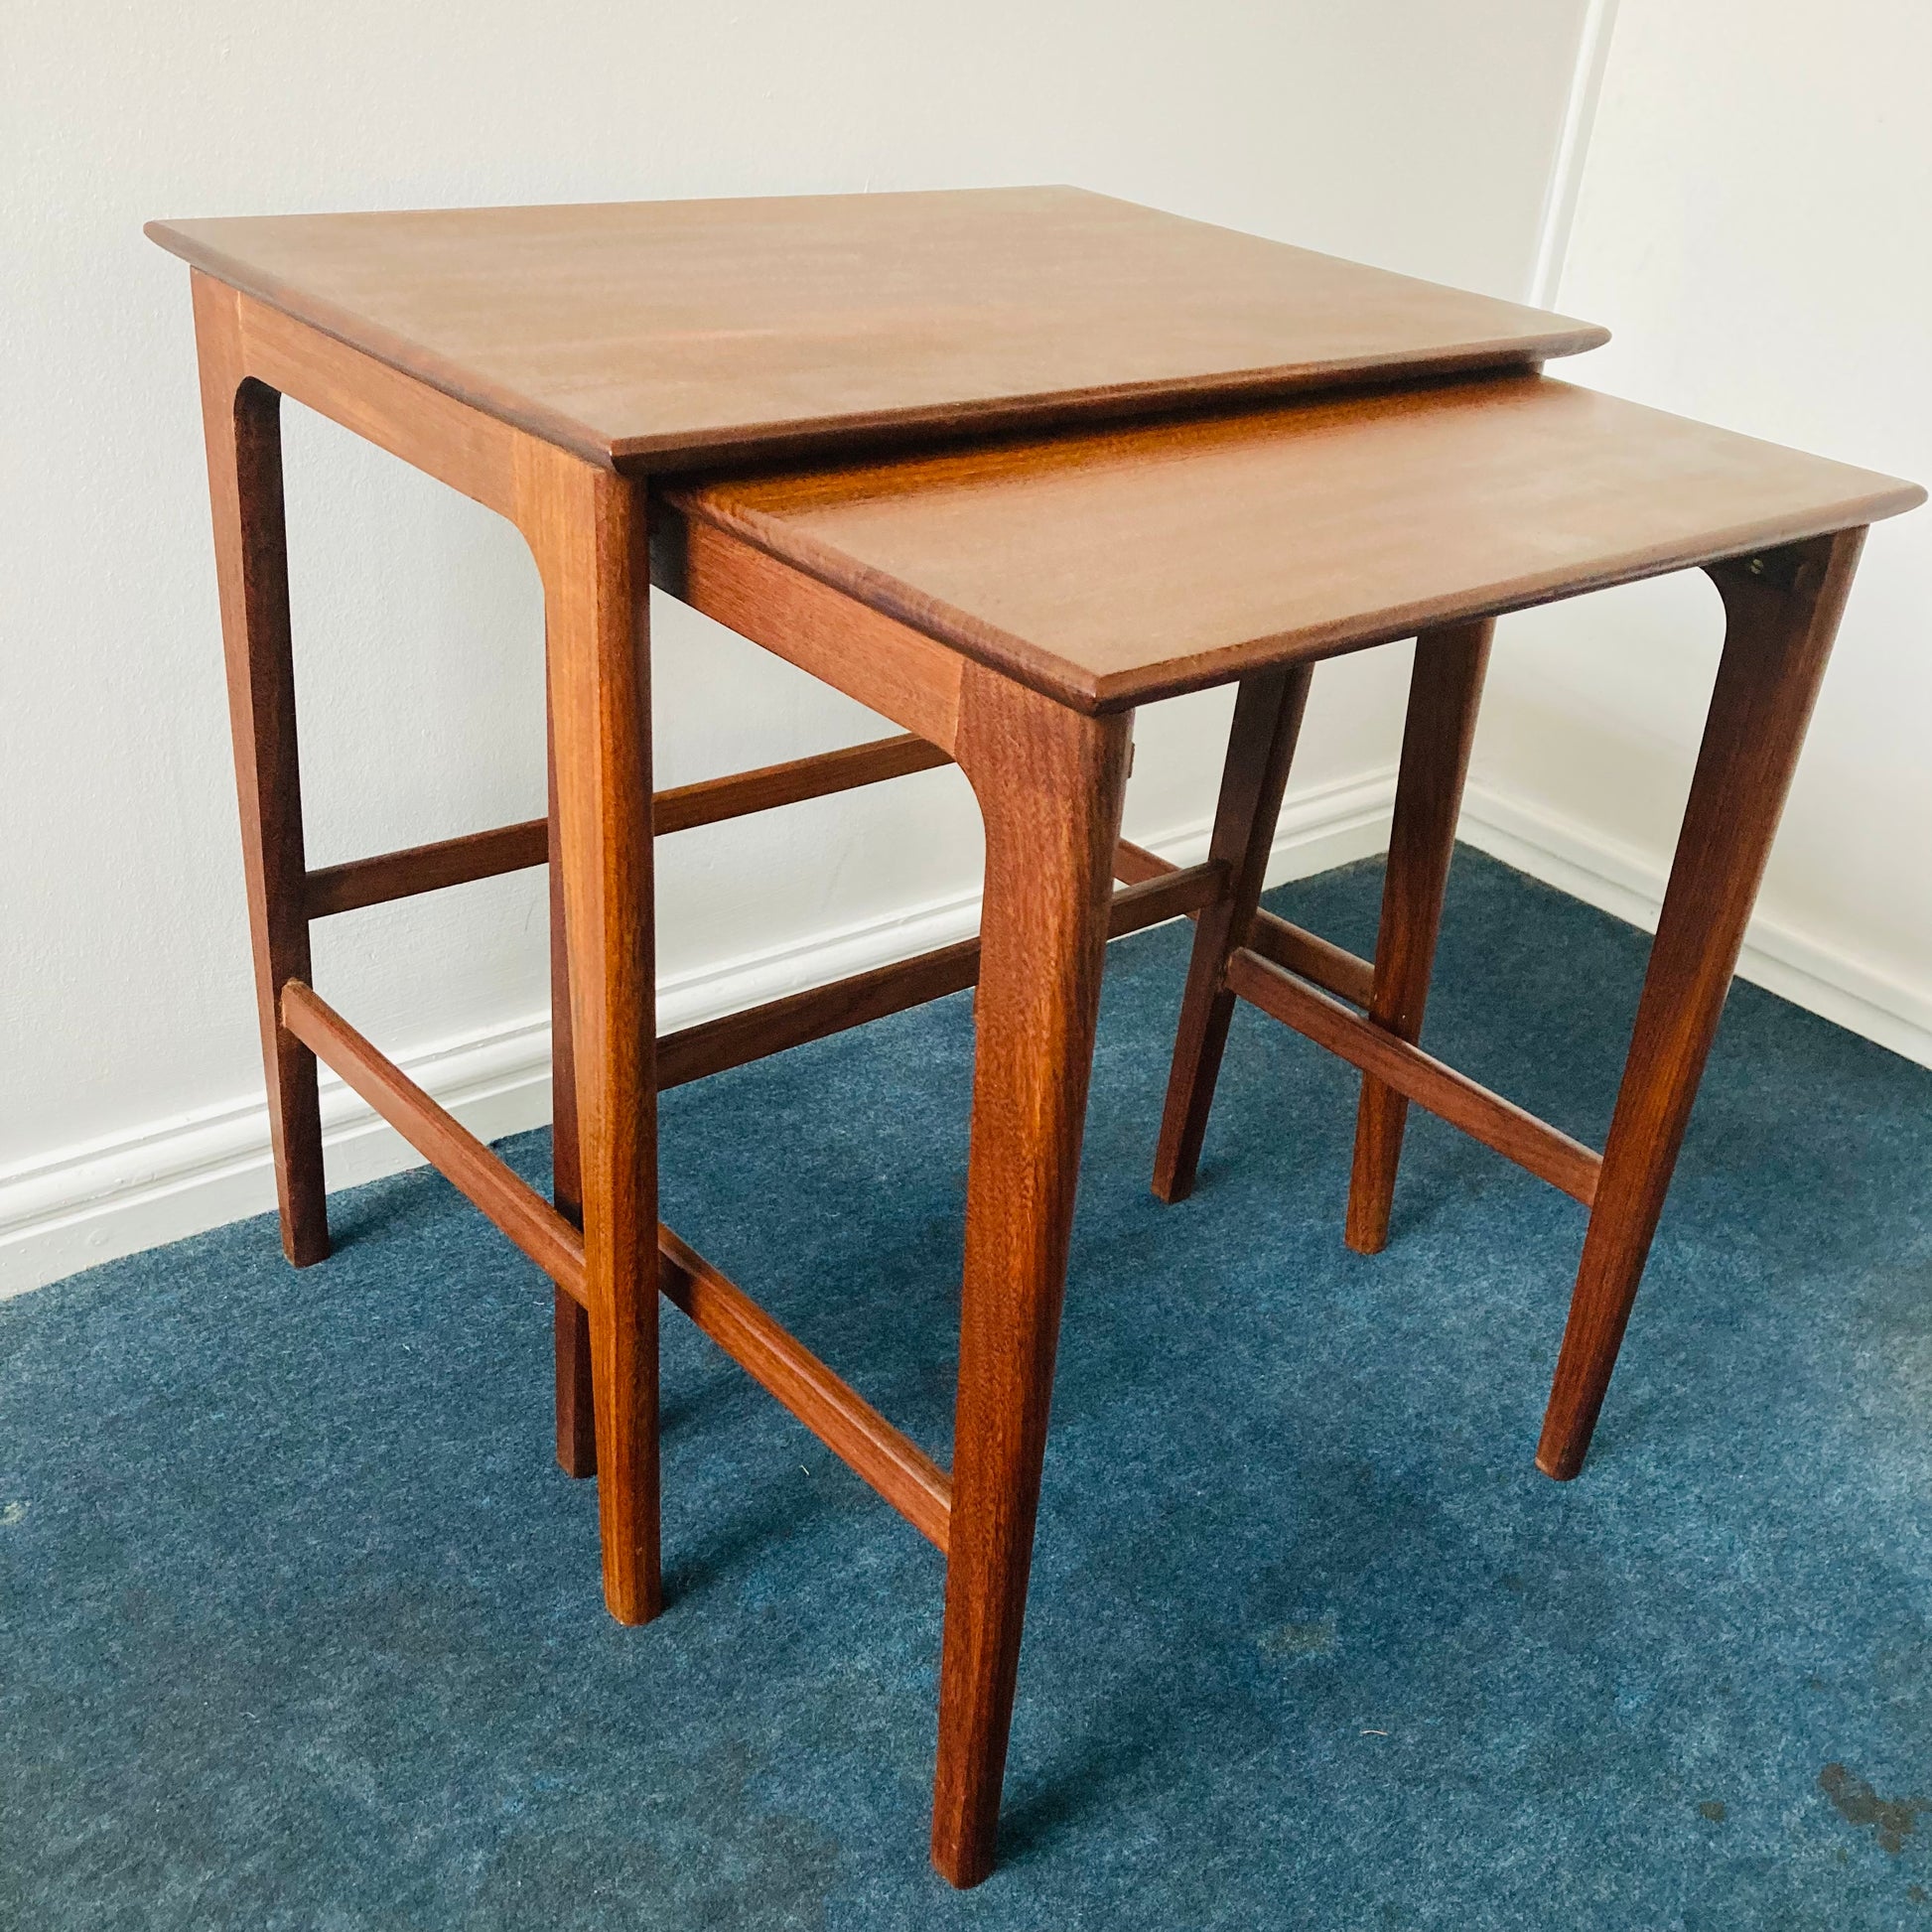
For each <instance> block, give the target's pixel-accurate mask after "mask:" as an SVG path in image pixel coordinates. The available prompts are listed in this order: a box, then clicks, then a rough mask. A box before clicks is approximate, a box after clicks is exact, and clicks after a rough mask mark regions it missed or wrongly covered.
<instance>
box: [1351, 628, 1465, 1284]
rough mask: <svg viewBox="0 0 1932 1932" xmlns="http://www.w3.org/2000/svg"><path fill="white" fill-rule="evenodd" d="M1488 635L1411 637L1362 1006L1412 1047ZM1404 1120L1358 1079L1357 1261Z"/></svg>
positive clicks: (1389, 1177) (1370, 1244) (1397, 1153)
mask: <svg viewBox="0 0 1932 1932" xmlns="http://www.w3.org/2000/svg"><path fill="white" fill-rule="evenodd" d="M1495 627H1496V626H1495V622H1494V621H1493V620H1487V621H1482V622H1477V623H1458V624H1450V625H1449V626H1448V627H1447V628H1446V629H1443V630H1433V631H1425V632H1424V633H1423V634H1422V635H1421V636H1420V637H1418V638H1417V639H1416V667H1415V670H1414V671H1413V672H1412V673H1411V676H1410V680H1409V713H1408V718H1407V720H1406V722H1405V723H1404V726H1403V731H1402V769H1401V772H1400V774H1399V775H1398V777H1397V779H1396V787H1395V820H1394V823H1393V824H1392V825H1391V826H1390V828H1389V863H1388V870H1387V872H1386V873H1385V874H1384V876H1383V881H1382V924H1381V930H1380V932H1379V933H1378V934H1377V935H1376V940H1375V985H1374V988H1373V991H1372V992H1371V994H1370V997H1369V1006H1368V1017H1369V1019H1370V1020H1371V1021H1373V1022H1374V1024H1375V1025H1376V1026H1378V1027H1382V1028H1384V1029H1386V1030H1387V1031H1388V1032H1389V1033H1392V1034H1394V1035H1395V1036H1396V1037H1397V1038H1398V1039H1406V1040H1408V1041H1409V1042H1410V1043H1411V1044H1413V1043H1414V1042H1415V1041H1417V1040H1419V1039H1420V1038H1421V1037H1422V1021H1423V1008H1424V1007H1425V1005H1426V1004H1427V1003H1428V1000H1429V976H1430V973H1431V971H1432V970H1433V968H1434V966H1435V963H1436V935H1437V932H1438V931H1439V929H1440V928H1441V925H1442V920H1443V895H1444V893H1445V891H1446V890H1447V888H1448V886H1449V859H1450V856H1451V854H1452V853H1453V852H1454V850H1455V820H1456V815H1457V813H1458V812H1459V811H1460V809H1461V805H1462V781H1463V779H1464V778H1465V777H1466V776H1467V775H1468V769H1469V747H1470V744H1471V743H1472V742H1473V741H1474V738H1475V729H1476V706H1477V705H1478V703H1479V702H1480V701H1481V697H1482V677H1483V672H1484V671H1485V670H1486V669H1487V668H1488V664H1489V640H1490V637H1491V635H1492V633H1493V632H1494V630H1495ZM1408 1118H1409V1103H1408V1101H1407V1100H1405V1099H1404V1098H1403V1097H1402V1095H1401V1094H1399V1093H1397V1092H1396V1090H1395V1089H1394V1088H1393V1087H1391V1086H1388V1085H1386V1084H1385V1083H1384V1082H1383V1081H1381V1080H1378V1079H1376V1078H1374V1077H1373V1075H1364V1076H1363V1079H1362V1098H1361V1104H1360V1106H1359V1107H1358V1109H1357V1111H1356V1115H1355V1165H1354V1172H1353V1173H1351V1174H1350V1176H1349V1181H1348V1221H1347V1231H1346V1234H1345V1237H1344V1238H1345V1239H1346V1241H1347V1243H1348V1245H1349V1246H1350V1247H1351V1248H1353V1249H1354V1250H1355V1252H1356V1253H1357V1254H1364V1255H1373V1254H1380V1253H1381V1251H1382V1249H1383V1248H1384V1247H1385V1246H1386V1245H1387V1244H1388V1239H1389V1209H1390V1207H1391V1206H1392V1204H1393V1203H1394V1200H1395V1174H1396V1168H1397V1167H1398V1165H1399V1164H1400V1162H1401V1160H1402V1131H1403V1128H1404V1126H1405V1125H1406V1124H1407V1122H1408Z"/></svg>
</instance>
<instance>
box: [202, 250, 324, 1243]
mask: <svg viewBox="0 0 1932 1932" xmlns="http://www.w3.org/2000/svg"><path fill="white" fill-rule="evenodd" d="M195 334H196V344H197V348H198V352H199V355H200V360H201V375H202V421H203V428H204V431H205V433H206V436H207V472H208V495H209V499H210V502H211V504H212V507H213V512H214V555H215V565H216V571H217V575H218V577H219V582H220V597H221V639H222V649H223V654H224V657H225V659H226V663H227V677H228V721H229V725H230V727H231V730H232V733H233V738H234V761H235V788H236V792H237V795H238V798H239V802H240V806H241V855H242V863H243V866H244V868H245V870H246V873H247V880H248V929H249V935H250V938H251V940H252V942H253V950H254V962H255V1000H256V1008H257V1013H258V1017H259V1021H260V1026H261V1039H262V1057H263V1060H264V1062H265V1063H266V1071H267V1077H268V1123H269V1135H270V1139H271V1142H272V1144H273V1148H274V1156H275V1192H276V1200H277V1204H278V1206H279V1207H280V1210H281V1221H282V1250H283V1252H284V1253H285V1254H286V1255H287V1256H288V1258H289V1260H290V1261H292V1262H293V1263H294V1264H295V1265H296V1267H298V1268H304V1267H307V1266H308V1265H309V1264H310V1263H311V1262H317V1261H322V1260H324V1259H326V1258H327V1256H328V1253H329V1208H328V1201H327V1195H326V1190H325V1188H324V1184H323V1169H322V1112H321V1107H320V1104H319V1100H318V1096H317V1087H316V1058H315V1055H314V1054H313V1053H312V1052H310V1051H309V1049H308V1048H307V1047H306V1046H304V1045H303V1044H302V1042H301V1041H300V1040H298V1039H297V1038H295V1036H294V1035H292V1034H289V1033H287V1032H286V1031H285V1030H284V1029H283V1027H282V1024H281V998H282V987H283V986H284V984H285V983H286V982H287V981H289V980H291V979H298V980H303V981H307V980H308V979H309V978H310V977H311V969H310V960H309V915H308V905H307V871H308V867H307V860H306V858H305V856H304V853H303V846H302V784H301V776H300V767H299V760H298V757H297V748H296V733H295V661H294V653H293V649H292V646H291V641H290V633H289V563H288V534H287V526H286V524H285V522H284V510H283V499H282V423H281V402H282V399H281V397H280V396H279V395H278V394H277V393H276V392H275V391H274V390H273V389H270V388H267V387H265V386H264V385H263V384H262V383H260V382H257V381H255V380H253V379H252V378H249V377H245V376H244V375H243V373H242V360H241V341H240V329H239V326H238V323H237V319H236V312H235V295H234V291H233V290H232V289H227V288H223V287H222V286H221V285H220V284H219V283H215V282H210V281H206V280H204V278H202V277H200V276H197V277H196V286H195Z"/></svg>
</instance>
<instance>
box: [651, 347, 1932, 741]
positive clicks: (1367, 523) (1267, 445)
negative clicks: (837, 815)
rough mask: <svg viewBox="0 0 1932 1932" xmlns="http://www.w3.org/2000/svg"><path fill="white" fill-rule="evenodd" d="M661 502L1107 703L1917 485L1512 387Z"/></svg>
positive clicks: (1008, 666) (1582, 582)
mask: <svg viewBox="0 0 1932 1932" xmlns="http://www.w3.org/2000/svg"><path fill="white" fill-rule="evenodd" d="M670 500H671V501H672V502H673V503H675V504H677V505H678V506H680V507H682V508H684V509H685V510H687V511H688V512H689V513H691V514H693V515H697V516H700V517H703V518H705V519H706V520H708V521H710V522H712V523H715V524H718V525H721V526H722V527H724V528H726V529H728V530H732V531H734V532H736V533H738V534H739V535H741V536H744V537H746V538H747V539H749V540H750V541H751V542H753V543H755V544H757V545H758V546H759V548H761V549H763V550H765V551H768V552H770V553H771V554H773V555H775V556H778V557H781V558H784V559H786V560H787V561H789V562H791V563H793V564H796V565H798V566H799V567H801V568H802V569H804V570H805V571H807V572H809V573H810V574H811V575H813V576H815V577H817V578H819V579H820V580H822V581H824V582H826V583H829V584H832V585H834V586H835V587H837V588H839V589H842V590H846V591H849V592H851V593H853V594H855V595H856V596H858V597H860V598H862V599H863V600H864V601H865V602H866V603H868V604H871V605H873V606H875V607H876V608H878V609H881V610H884V611H886V612H888V613H890V614H891V615H893V616H894V617H897V618H898V619H900V620H902V621H905V622H907V623H910V624H912V625H913V626H915V627H916V628H918V629H920V630H922V631H925V632H926V633H928V634H929V635H932V636H935V637H938V638H940V639H941V640H942V641H945V642H947V643H950V644H953V645H955V646H956V647H957V648H959V649H960V650H962V651H964V652H966V653H967V654H968V655H970V656H972V657H975V658H978V659H980V660H981V661H983V662H985V663H988V664H992V665H994V666H996V667H998V668H1000V669H1003V670H1006V671H1009V672H1011V673H1012V674H1013V675H1014V676H1016V677H1018V678H1020V679H1022V680H1023V681H1025V682H1027V683H1029V684H1032V685H1034V686H1035V688H1037V689H1039V690H1042V691H1045V692H1047V693H1048V694H1049V695H1051V696H1054V697H1057V698H1059V699H1061V700H1062V701H1063V702H1066V703H1068V704H1071V705H1073V706H1075V707H1077V708H1078V709H1081V710H1087V711H1108V710H1118V709H1123V708H1125V707H1127V706H1130V705H1134V704H1140V703H1145V702H1148V701H1150V700H1153V699H1157V698H1163V697H1171V696H1173V695H1175V694H1176V693H1178V692H1181V691H1186V690H1192V689H1196V688H1198V687H1201V686H1204V685H1209V684H1218V683H1222V682H1225V681H1227V680H1228V679H1231V678H1234V677H1238V676H1240V675H1242V674H1243V673H1244V672H1246V671H1249V670H1252V669H1256V668H1259V667H1261V666H1262V665H1265V664H1271V663H1281V662H1285V661H1291V660H1297V659H1304V658H1315V657H1323V656H1331V655H1334V654H1335V653H1337V652H1339V651H1343V650H1349V649H1354V648H1357V647H1359V646H1361V645H1366V644H1373V643H1382V642H1387V641H1389V640H1391V639H1394V638H1398V637H1406V636H1410V635H1413V634H1414V633H1415V632H1416V631H1417V630H1418V629H1421V628H1424V627H1427V626H1430V625H1434V624H1441V623H1448V622H1452V621H1458V620H1461V619H1465V618H1474V617H1482V616H1488V615H1492V614H1496V613H1499V612H1503V611H1507V610H1512V609H1518V608H1521V607H1524V606H1527V605H1532V604H1539V603H1544V602H1547V601H1549V600H1551V599H1552V598H1555V597H1558V596H1563V595H1568V594H1571V593H1574V592H1577V591H1583V590H1589V589H1592V588H1595V587H1597V586H1600V585H1605V584H1611V583H1618V582H1623V581H1626V580H1628V579H1631V578H1636V577H1647V576H1654V575H1658V574H1660V573H1662V572H1664V571H1668V570H1675V569H1680V568H1683V567H1685V566H1687V565H1692V564H1699V563H1707V562H1713V561H1716V560H1717V559H1719V558H1723V557H1731V556H1739V555H1743V554H1745V553H1747V552H1750V551H1753V550H1757V549H1760V548H1765V547H1769V546H1772V545H1776V544H1782V543H1788V542H1793V541H1796V540H1797V539H1799V538H1802V537H1810V536H1819V535H1823V534H1825V533H1827V532H1829V531H1834V530H1842V529H1849V528H1852V527H1853V526H1855V525H1859V524H1863V523H1867V522H1870V521H1872V520H1874V519H1876V518H1878V517H1884V516H1892V515H1896V514H1897V513H1898V512H1899V511H1901V510H1907V509H1910V508H1912V507H1913V506H1914V505H1915V504H1917V503H1920V502H1923V501H1924V500H1925V491H1924V490H1922V489H1920V488H1919V487H1918V486H1917V485H1916V484H1914V483H1901V482H1899V481H1898V480H1896V479H1895V478H1891V477H1883V476H1878V475H1875V474H1874V473H1872V472H1870V471H1867V470H1855V469H1852V468H1850V467H1848V466H1847V465H1845V464H1841V463H1832V462H1827V461H1826V460H1824V459H1823V458H1819V457H1811V456H1804V455H1800V454H1799V453H1798V452H1796V451H1794V450H1787V449H1782V448H1780V447H1778V446H1777V445H1776V444H1771V443H1760V442H1757V441H1755V440H1754V439H1752V438H1750V437H1746V436H1737V435H1733V434H1731V433H1730V432H1729V431H1726V430H1721V429H1712V428H1709V427H1708V426H1706V425H1704V424H1701V423H1694V422H1690V421H1687V420H1686V419H1685V418H1683V417H1681V416H1671V415H1666V414H1665V413H1664V412H1662V411H1661V410H1655V409H1646V408H1643V407H1641V406H1640V405H1638V404H1636V403H1631V402H1623V401H1620V400H1618V399H1617V398H1615V397H1612V396H1605V395H1599V394H1596V393H1595V392H1593V391H1591V390H1588V389H1580V388H1577V387H1575V386H1573V385H1571V384H1569V383H1564V382H1558V381H1555V380H1553V379H1551V378H1550V377H1547V376H1541V375H1535V374H1515V375H1507V376H1501V377H1481V378H1476V379H1472V380H1467V381H1461V382H1453V383H1439V384H1435V385H1427V386H1423V387H1420V388H1412V389H1402V390H1379V391H1371V392H1367V393H1364V394H1361V395H1357V396H1352V397H1337V398H1324V399H1320V400H1310V401H1305V402H1302V403H1299V404H1295V405H1292V406H1289V407H1285V408H1277V409H1271V410H1266V411H1260V412H1255V413H1243V414H1239V415H1228V416H1222V417H1196V418H1190V419H1178V420H1174V421H1168V422H1160V423H1152V424H1147V425H1143V426H1136V427H1132V428H1127V429H1121V430H1117V431H1114V432H1111V433H1107V434H1099V435H1094V434H1089V435H1083V436H1073V437H1062V438H1058V439H1054V440H1050V441H1042V440H1030V441H1024V442H1008V443H1004V444H988V445H983V446H980V447H975V448H972V449H968V450H964V451H956V452H950V453H943V454H940V455H936V456H929V457H924V458H917V459H902V460H900V461H897V462H888V463H873V464H868V465H864V466H859V467H848V468H843V469H832V470H821V471H815V472H807V473H803V474H793V475H786V476H766V477H762V478H753V479H750V480H747V481H743V482H716V483H689V484H683V485H679V486H676V487H674V488H673V489H672V490H671V492H670Z"/></svg>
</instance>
